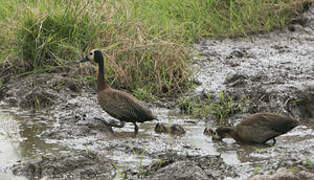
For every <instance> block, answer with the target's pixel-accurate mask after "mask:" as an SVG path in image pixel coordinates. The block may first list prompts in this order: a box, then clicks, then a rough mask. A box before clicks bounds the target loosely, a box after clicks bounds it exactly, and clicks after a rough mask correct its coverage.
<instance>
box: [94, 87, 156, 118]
mask: <svg viewBox="0 0 314 180" xmlns="http://www.w3.org/2000/svg"><path fill="white" fill-rule="evenodd" d="M98 101H99V104H100V106H101V107H102V108H103V109H104V110H105V111H106V112H107V113H108V114H110V115H111V116H113V117H114V118H117V119H120V120H122V121H131V122H133V121H139V122H142V121H147V120H152V119H154V118H155V117H154V116H153V114H152V112H151V111H150V110H149V109H148V108H146V107H145V105H144V104H143V103H142V102H141V101H139V100H137V99H136V98H135V97H134V96H132V95H131V94H128V93H126V92H124V91H119V90H115V89H110V90H107V91H106V90H105V91H102V92H99V94H98Z"/></svg>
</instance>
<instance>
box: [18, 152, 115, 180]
mask: <svg viewBox="0 0 314 180" xmlns="http://www.w3.org/2000/svg"><path fill="white" fill-rule="evenodd" d="M12 170H13V173H14V174H15V175H17V176H25V177H28V178H29V179H35V178H36V179H40V178H43V177H46V178H47V177H49V178H55V179H57V178H61V179H78V178H86V179H91V178H93V179H96V178H99V179H101V178H103V179H111V178H113V177H115V176H116V171H115V169H114V166H113V165H112V162H111V161H110V160H109V159H107V158H105V157H101V156H98V155H96V154H92V153H86V152H82V153H80V154H72V155H62V156H58V157H51V156H42V157H40V158H38V159H34V160H30V161H26V162H23V163H21V164H18V165H14V166H13V167H12Z"/></svg>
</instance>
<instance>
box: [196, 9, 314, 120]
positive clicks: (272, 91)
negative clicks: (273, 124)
mask: <svg viewBox="0 0 314 180" xmlns="http://www.w3.org/2000/svg"><path fill="white" fill-rule="evenodd" d="M313 11H314V10H313V6H311V7H310V9H309V11H307V12H305V13H304V14H303V15H301V16H299V17H298V18H296V20H295V21H293V24H290V26H289V27H290V28H285V29H283V30H278V31H275V32H272V33H267V34H258V35H255V36H250V37H248V38H243V39H226V40H222V41H214V40H204V41H200V42H199V43H198V44H196V45H195V48H196V52H197V54H199V55H200V56H201V57H200V58H199V57H194V68H195V70H194V71H195V72H200V73H199V74H198V75H197V81H199V82H201V83H202V84H201V85H200V86H199V87H198V88H196V90H194V91H193V92H191V94H196V95H197V94H202V93H203V94H204V93H205V94H210V95H213V96H217V93H218V92H219V91H224V92H226V93H228V94H229V95H231V96H232V98H233V99H234V100H236V101H237V100H239V99H241V98H247V99H249V104H248V109H247V112H248V113H256V112H277V113H284V114H289V115H291V116H293V117H297V118H302V119H304V118H313V116H314V59H313V57H314V38H313V37H314V29H313V28H314V17H313V16H314V15H313ZM291 27H295V28H294V31H291V30H289V29H291ZM205 67H207V68H205Z"/></svg>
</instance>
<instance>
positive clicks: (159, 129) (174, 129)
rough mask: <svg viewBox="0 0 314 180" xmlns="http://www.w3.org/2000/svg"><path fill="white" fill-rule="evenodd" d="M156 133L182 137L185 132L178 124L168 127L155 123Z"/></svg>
mask: <svg viewBox="0 0 314 180" xmlns="http://www.w3.org/2000/svg"><path fill="white" fill-rule="evenodd" d="M155 132H156V133H168V134H172V135H182V134H185V130H184V128H183V127H182V126H180V125H179V124H172V125H171V126H170V127H168V126H166V125H165V124H161V123H157V124H156V126H155Z"/></svg>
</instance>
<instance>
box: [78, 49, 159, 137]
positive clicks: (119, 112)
mask: <svg viewBox="0 0 314 180" xmlns="http://www.w3.org/2000/svg"><path fill="white" fill-rule="evenodd" d="M83 62H92V63H97V64H98V69H99V71H98V78H97V99H98V103H99V105H100V106H101V107H102V109H103V110H104V111H105V112H107V113H108V114H109V115H111V116H112V117H114V118H116V119H118V120H120V122H121V125H120V126H116V127H123V126H124V123H125V122H132V123H133V124H134V133H135V135H136V134H137V133H138V126H137V124H136V122H140V123H142V122H145V121H151V120H153V119H156V117H155V116H154V115H153V113H152V111H151V110H150V109H148V108H147V107H146V106H145V105H144V103H143V102H141V101H139V100H138V99H136V98H135V97H134V96H132V95H131V94H129V93H127V92H124V91H120V90H117V89H113V88H111V87H110V86H109V85H108V84H107V83H106V81H105V79H104V57H103V54H102V52H101V51H100V50H97V49H96V50H92V51H90V52H89V53H88V55H86V56H85V57H84V58H82V60H80V63H83Z"/></svg>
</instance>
